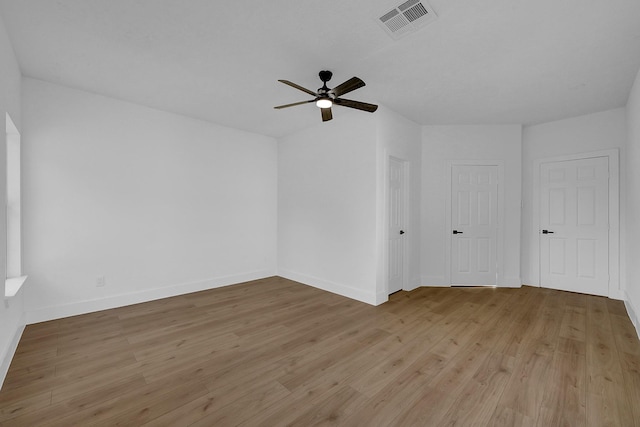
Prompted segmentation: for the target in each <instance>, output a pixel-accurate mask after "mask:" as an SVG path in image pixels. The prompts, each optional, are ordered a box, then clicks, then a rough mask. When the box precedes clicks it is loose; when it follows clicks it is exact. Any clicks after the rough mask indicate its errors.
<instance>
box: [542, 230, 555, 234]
mask: <svg viewBox="0 0 640 427" xmlns="http://www.w3.org/2000/svg"><path fill="white" fill-rule="evenodd" d="M542 234H553V231H549V230H542Z"/></svg>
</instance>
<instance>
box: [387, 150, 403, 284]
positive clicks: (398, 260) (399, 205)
mask: <svg viewBox="0 0 640 427" xmlns="http://www.w3.org/2000/svg"><path fill="white" fill-rule="evenodd" d="M388 189H389V191H388V195H389V197H388V212H389V215H388V216H389V251H388V253H389V265H388V270H389V280H388V287H389V294H392V293H394V292H397V291H399V290H401V289H402V288H403V285H404V258H405V244H404V243H405V242H404V241H405V231H404V223H405V182H404V162H403V161H402V160H398V159H395V158H393V157H389V183H388Z"/></svg>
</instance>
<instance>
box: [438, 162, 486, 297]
mask: <svg viewBox="0 0 640 427" xmlns="http://www.w3.org/2000/svg"><path fill="white" fill-rule="evenodd" d="M497 213H498V166H491V165H486V166H475V165H453V166H452V168H451V230H449V233H450V238H451V284H452V285H496V283H497V276H496V272H497V268H496V257H497V245H496V243H497V232H498V215H497Z"/></svg>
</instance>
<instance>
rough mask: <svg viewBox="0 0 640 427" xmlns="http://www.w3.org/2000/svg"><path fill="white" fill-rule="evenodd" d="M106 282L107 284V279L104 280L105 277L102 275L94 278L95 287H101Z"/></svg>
mask: <svg viewBox="0 0 640 427" xmlns="http://www.w3.org/2000/svg"><path fill="white" fill-rule="evenodd" d="M106 284H107V281H106V279H105V277H104V276H98V277H97V278H96V287H97V288H101V287H103V286H104V285H106Z"/></svg>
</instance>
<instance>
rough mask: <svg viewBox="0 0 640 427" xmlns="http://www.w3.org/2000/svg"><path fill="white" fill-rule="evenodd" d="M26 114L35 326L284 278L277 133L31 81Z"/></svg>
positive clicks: (30, 301) (26, 216)
mask: <svg viewBox="0 0 640 427" xmlns="http://www.w3.org/2000/svg"><path fill="white" fill-rule="evenodd" d="M23 111H24V115H23V123H24V132H23V135H22V144H23V174H24V180H23V226H24V256H23V260H24V266H25V270H26V271H27V272H28V274H29V276H30V284H31V286H30V287H29V288H28V289H27V292H28V293H27V299H26V302H27V306H26V308H27V312H28V313H29V314H28V321H29V322H35V321H41V320H46V319H51V318H56V317H61V316H68V315H72V314H78V313H83V312H87V311H93V310H98V309H104V308H108V307H113V306H119V305H125V304H131V303H135V302H140V301H145V300H150V299H153V298H161V297H166V296H170V295H175V294H179V293H184V292H191V291H195V290H200V289H207V288H211V287H216V286H221V285H227V284H232V283H237V282H241V281H244V280H250V279H255V278H259V277H265V276H270V275H273V274H275V268H276V258H275V254H276V224H277V213H276V212H277V205H276V194H277V187H276V185H277V171H276V169H277V144H276V141H275V140H274V139H272V138H269V137H264V136H259V135H254V134H250V133H246V132H241V131H236V130H232V129H229V128H224V127H220V126H217V125H214V124H211V123H208V122H203V121H199V120H195V119H191V118H186V117H182V116H178V115H175V114H170V113H165V112H161V111H157V110H153V109H150V108H146V107H141V106H137V105H134V104H130V103H126V102H122V101H118V100H115V99H110V98H106V97H101V96H97V95H93V94H90V93H87V92H82V91H77V90H72V89H68V88H65V87H62V86H58V85H54V84H50V83H45V82H42V81H38V80H33V79H28V78H27V79H24V80H23ZM100 276H104V278H105V281H106V285H105V286H104V287H96V283H97V278H98V277H100Z"/></svg>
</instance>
